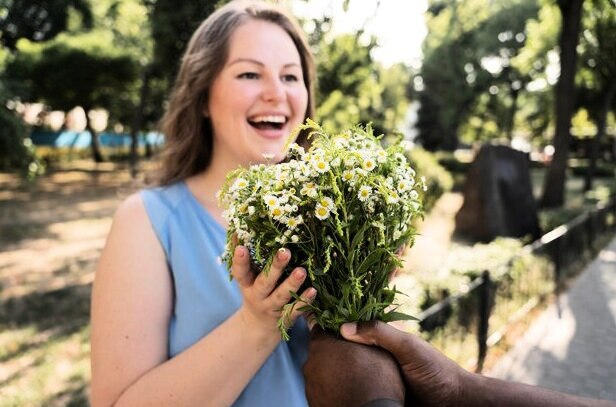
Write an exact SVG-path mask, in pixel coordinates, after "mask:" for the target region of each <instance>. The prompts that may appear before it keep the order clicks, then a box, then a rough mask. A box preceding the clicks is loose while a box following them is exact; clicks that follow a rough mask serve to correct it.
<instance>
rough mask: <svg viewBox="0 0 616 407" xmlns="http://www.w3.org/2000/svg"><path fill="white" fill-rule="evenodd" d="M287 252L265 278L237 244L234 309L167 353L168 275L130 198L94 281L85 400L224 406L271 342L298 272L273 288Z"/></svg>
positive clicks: (300, 276) (135, 199) (138, 205)
mask: <svg viewBox="0 0 616 407" xmlns="http://www.w3.org/2000/svg"><path fill="white" fill-rule="evenodd" d="M289 258H290V253H289V252H288V251H284V252H280V253H279V254H278V255H277V260H276V261H275V262H274V265H273V266H272V269H271V270H270V272H269V273H267V276H265V275H264V273H261V274H260V275H259V276H258V277H256V278H255V277H253V276H252V274H251V272H250V270H249V262H248V253H247V251H246V249H245V248H242V247H239V248H238V249H237V250H236V256H235V257H234V268H233V270H232V272H233V274H234V276H235V278H236V279H237V280H238V283H240V287H241V290H242V295H243V297H244V301H243V305H242V307H241V308H240V309H239V310H238V311H237V312H236V313H235V314H233V315H232V316H231V317H230V318H229V319H227V320H226V321H225V322H224V323H223V324H221V325H220V326H219V327H217V328H216V329H215V330H213V331H212V332H211V333H210V334H208V335H207V336H205V337H204V338H202V339H201V340H200V341H198V342H196V343H195V344H194V345H193V346H191V347H190V348H188V349H186V350H185V351H184V352H182V353H180V354H178V355H177V356H175V357H174V358H172V359H167V343H168V324H169V320H170V316H171V312H172V304H173V287H172V281H171V277H170V274H169V271H168V269H167V266H166V260H165V256H164V253H163V250H162V248H161V246H160V244H159V242H158V240H157V238H156V236H155V234H154V231H153V230H152V227H151V225H150V222H149V219H148V218H147V215H146V212H145V208H144V206H143V202H142V200H141V198H140V196H139V195H134V196H132V197H130V198H129V199H128V200H127V201H126V202H125V203H123V204H122V205H121V206H120V208H119V209H118V211H117V213H116V215H115V218H114V222H113V225H112V228H111V232H110V234H109V237H108V239H107V243H106V245H105V248H104V250H103V254H102V256H101V259H100V261H99V265H98V268H97V271H96V277H95V282H94V288H93V295H92V356H91V358H92V404H93V406H94V407H98V406H110V405H117V406H124V405H126V406H139V405H148V406H152V405H165V406H168V405H174V406H176V405H177V406H180V405H191V406H194V405H200V406H205V405H216V406H220V405H230V404H232V403H233V401H235V399H236V398H237V397H238V396H239V394H240V393H241V391H242V390H243V389H244V388H245V386H246V385H247V384H248V382H249V381H250V380H251V378H252V377H253V376H254V374H255V373H256V372H257V370H258V369H259V368H260V367H261V365H262V364H263V363H264V361H265V360H266V359H267V357H268V356H269V355H270V353H271V352H272V351H273V349H274V348H275V347H276V345H277V344H278V342H279V341H280V333H279V331H278V330H277V327H276V322H277V320H278V318H279V317H280V312H279V311H278V310H280V309H281V308H282V306H283V305H284V304H286V303H287V302H288V300H289V299H290V294H289V291H296V290H297V289H299V287H300V285H301V283H302V282H303V280H304V278H305V272H304V271H303V270H301V269H298V270H295V271H294V273H293V274H292V275H291V276H290V277H289V278H287V280H285V282H284V283H282V284H281V285H280V286H279V287H278V288H275V284H276V281H277V279H278V277H279V276H280V274H281V273H282V269H283V268H284V266H285V265H286V263H287V262H288V260H289ZM207 267H208V265H204V272H208V271H207ZM315 294H316V292H315V291H314V289H308V290H307V291H306V292H304V293H303V296H304V297H305V298H307V301H310V298H314V295H315ZM299 314H300V312H299V311H295V312H294V313H293V315H292V318H293V319H294V318H297V317H298V316H299Z"/></svg>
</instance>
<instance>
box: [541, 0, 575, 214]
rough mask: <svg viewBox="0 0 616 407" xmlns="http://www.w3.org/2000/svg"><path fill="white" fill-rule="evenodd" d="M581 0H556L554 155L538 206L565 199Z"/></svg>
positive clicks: (555, 203)
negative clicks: (557, 59) (557, 54)
mask: <svg viewBox="0 0 616 407" xmlns="http://www.w3.org/2000/svg"><path fill="white" fill-rule="evenodd" d="M583 1H584V0H558V6H559V9H560V13H561V16H562V26H561V32H560V39H559V46H560V77H559V78H558V83H557V84H556V93H555V98H554V99H555V113H556V132H555V134H554V157H553V159H552V163H551V164H550V166H549V168H548V171H547V174H546V177H545V183H544V186H543V196H542V199H541V206H542V207H544V208H552V207H557V206H562V205H563V204H564V202H565V180H566V179H565V178H566V171H567V160H568V157H569V140H570V138H571V132H570V127H571V116H572V115H573V107H574V96H575V71H576V59H577V50H576V48H577V44H578V38H579V33H580V23H581V19H582V3H583Z"/></svg>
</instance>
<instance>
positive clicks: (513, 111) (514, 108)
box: [505, 88, 520, 142]
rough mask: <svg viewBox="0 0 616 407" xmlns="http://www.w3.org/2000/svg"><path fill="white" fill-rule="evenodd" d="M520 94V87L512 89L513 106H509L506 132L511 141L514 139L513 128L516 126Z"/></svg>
mask: <svg viewBox="0 0 616 407" xmlns="http://www.w3.org/2000/svg"><path fill="white" fill-rule="evenodd" d="M519 96H520V89H519V88H518V89H511V107H510V108H509V112H508V113H509V115H508V117H507V123H506V124H505V125H506V126H507V127H506V129H505V134H507V137H509V141H510V142H511V141H513V128H514V126H515V114H516V113H517V112H518V97H519Z"/></svg>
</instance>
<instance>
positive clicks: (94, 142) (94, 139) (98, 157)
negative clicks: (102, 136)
mask: <svg viewBox="0 0 616 407" xmlns="http://www.w3.org/2000/svg"><path fill="white" fill-rule="evenodd" d="M83 110H85V112H86V130H88V131H89V132H90V136H91V142H90V147H91V148H92V159H93V160H94V162H95V163H102V162H103V161H105V160H104V159H103V155H102V154H101V148H100V145H99V143H98V133H97V132H96V131H95V130H94V129H93V128H92V123H91V122H90V117H89V116H88V113H89V112H90V109H89V108H88V109H86V108H85V107H84V109H83Z"/></svg>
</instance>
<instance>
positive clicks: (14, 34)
mask: <svg viewBox="0 0 616 407" xmlns="http://www.w3.org/2000/svg"><path fill="white" fill-rule="evenodd" d="M71 13H77V15H79V16H80V17H81V19H82V22H83V24H84V26H85V27H91V26H92V23H93V18H92V12H91V10H90V2H89V1H88V0H0V40H1V41H2V45H4V46H5V47H7V48H9V49H12V50H14V49H15V47H16V45H17V41H18V40H19V39H20V38H26V39H28V40H31V41H37V42H40V41H47V40H49V39H51V38H53V37H55V36H56V35H58V34H59V33H61V32H62V31H65V30H66V29H67V27H68V23H69V20H70V16H71Z"/></svg>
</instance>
